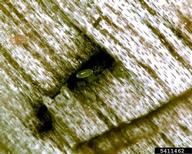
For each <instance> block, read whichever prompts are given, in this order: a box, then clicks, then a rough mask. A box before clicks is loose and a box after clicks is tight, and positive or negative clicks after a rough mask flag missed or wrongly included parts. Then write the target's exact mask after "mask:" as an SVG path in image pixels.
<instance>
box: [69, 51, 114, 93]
mask: <svg viewBox="0 0 192 154" xmlns="http://www.w3.org/2000/svg"><path fill="white" fill-rule="evenodd" d="M93 53H94V54H93V55H92V56H91V57H90V58H89V60H88V61H86V62H85V63H83V64H82V65H81V67H80V68H79V69H78V70H77V71H76V72H74V73H73V74H72V75H71V76H70V77H69V79H68V81H67V86H68V88H69V89H71V90H74V89H80V88H83V87H86V86H88V85H89V84H90V83H91V82H93V81H96V80H98V79H99V77H100V76H101V75H102V73H103V72H104V71H105V70H106V69H111V68H112V67H113V64H114V59H113V57H111V56H110V55H109V54H108V53H107V52H106V51H105V50H104V49H103V48H101V47H99V48H96V52H93ZM91 70H92V71H91ZM82 71H85V73H87V74H89V75H85V77H82V78H78V77H77V76H78V75H79V73H81V72H82ZM90 72H91V73H90Z"/></svg>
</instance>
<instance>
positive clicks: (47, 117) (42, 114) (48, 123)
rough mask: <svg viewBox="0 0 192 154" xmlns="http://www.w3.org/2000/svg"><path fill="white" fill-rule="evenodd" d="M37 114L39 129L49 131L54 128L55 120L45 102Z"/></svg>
mask: <svg viewBox="0 0 192 154" xmlns="http://www.w3.org/2000/svg"><path fill="white" fill-rule="evenodd" d="M36 116H37V118H38V120H39V125H38V128H37V129H38V131H39V132H47V131H50V130H51V129H52V128H53V121H52V117H51V114H50V112H49V110H48V108H47V107H46V106H45V105H44V104H40V105H39V107H38V109H37V112H36Z"/></svg>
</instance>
